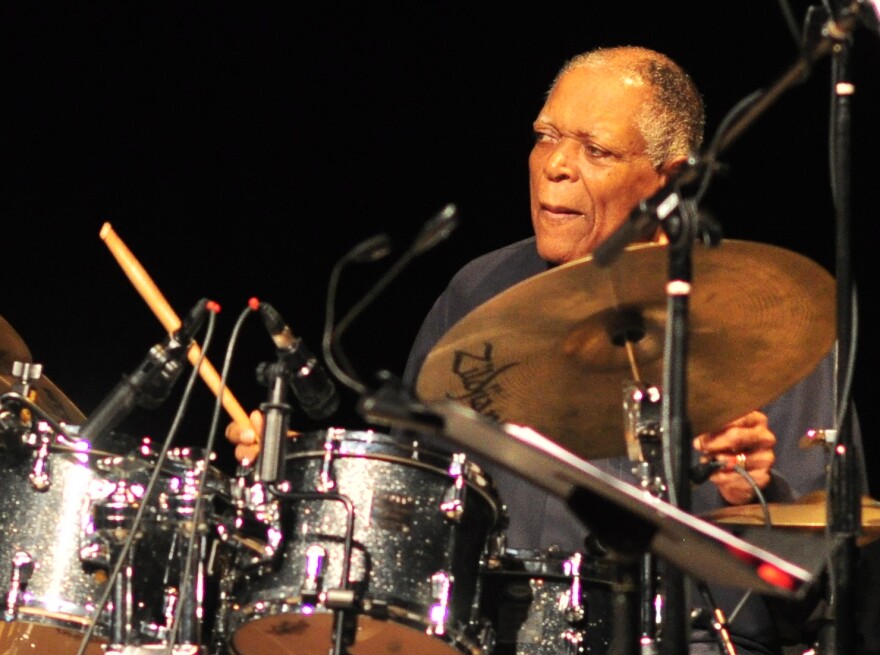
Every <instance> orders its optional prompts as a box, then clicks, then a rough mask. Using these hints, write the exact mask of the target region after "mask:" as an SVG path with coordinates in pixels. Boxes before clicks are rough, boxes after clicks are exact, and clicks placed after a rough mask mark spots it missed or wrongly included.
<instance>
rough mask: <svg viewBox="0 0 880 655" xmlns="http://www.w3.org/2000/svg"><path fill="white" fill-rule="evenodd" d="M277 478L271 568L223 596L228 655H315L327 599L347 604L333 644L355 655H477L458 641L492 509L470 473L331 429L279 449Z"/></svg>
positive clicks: (457, 460)
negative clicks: (227, 606) (282, 468)
mask: <svg viewBox="0 0 880 655" xmlns="http://www.w3.org/2000/svg"><path fill="white" fill-rule="evenodd" d="M286 478H287V479H286V481H285V482H284V483H283V484H282V485H280V486H282V487H283V488H286V489H288V490H289V491H290V493H288V494H285V495H284V496H283V499H282V500H281V501H280V502H279V505H280V513H279V519H280V526H281V530H282V531H283V546H282V548H281V549H280V552H279V557H278V558H277V560H276V561H275V562H273V565H272V566H269V567H262V568H257V569H254V570H251V571H245V572H244V573H243V576H242V579H241V581H240V584H239V586H238V589H237V591H236V593H234V594H233V595H232V596H233V599H234V601H235V602H234V604H233V605H232V608H231V610H230V612H229V617H230V619H229V620H230V629H229V631H228V633H229V634H230V635H231V644H230V646H231V648H232V650H233V651H234V652H235V653H237V654H238V655H282V654H284V655H286V654H293V653H296V654H297V655H326V653H327V652H328V649H329V648H331V646H332V645H333V644H335V643H336V642H335V641H334V639H335V638H336V632H335V631H334V629H333V624H334V620H333V619H334V611H335V609H337V608H336V607H334V605H333V599H335V598H342V599H343V600H345V599H347V598H350V597H351V596H353V598H354V602H353V603H352V604H350V606H349V607H347V608H346V607H344V606H343V609H344V612H345V616H346V617H347V618H348V622H344V623H343V624H342V625H344V626H346V630H345V631H344V632H345V634H344V636H343V637H342V638H343V640H344V642H345V645H346V647H347V649H348V650H350V651H351V652H352V653H354V654H355V655H385V654H386V653H419V654H420V655H449V653H451V652H456V651H461V652H465V653H473V654H474V655H476V654H477V653H479V652H480V644H479V643H478V642H477V639H476V638H475V637H474V635H471V634H470V633H469V629H470V626H471V622H472V618H473V616H474V613H475V608H476V601H477V590H478V583H479V570H480V562H481V558H482V556H483V555H484V553H485V550H486V546H487V543H488V541H489V538H490V536H491V535H492V534H493V532H494V531H495V530H496V528H497V526H499V524H500V518H501V513H502V512H503V508H502V506H501V505H500V503H499V501H498V498H497V497H496V494H495V491H494V487H493V485H492V483H491V481H490V480H489V479H488V477H487V476H485V475H484V474H483V472H482V471H481V470H480V469H479V467H477V466H476V465H474V464H472V463H470V462H467V461H465V460H464V459H463V457H461V456H458V455H453V454H451V453H446V452H442V451H438V450H433V449H428V448H425V447H423V446H420V445H419V444H418V443H414V442H406V441H402V440H399V439H397V438H394V437H392V436H389V435H384V434H379V433H376V432H373V431H362V432H352V431H345V430H339V429H331V430H327V431H321V432H316V433H310V434H305V435H301V436H299V437H298V438H297V439H295V440H293V442H291V443H290V444H289V447H288V455H287V461H286ZM346 501H348V502H350V509H351V510H352V511H353V521H354V523H353V540H352V542H351V552H350V553H349V554H348V555H347V554H346V548H345V541H346V539H345V537H346V532H347V529H348V519H349V510H348V509H347V503H346ZM346 561H348V564H349V574H348V580H347V581H346V580H344V579H343V568H344V565H345V563H346Z"/></svg>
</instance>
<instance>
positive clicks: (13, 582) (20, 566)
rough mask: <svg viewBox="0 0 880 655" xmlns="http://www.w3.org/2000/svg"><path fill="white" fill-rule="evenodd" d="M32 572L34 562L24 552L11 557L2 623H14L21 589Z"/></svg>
mask: <svg viewBox="0 0 880 655" xmlns="http://www.w3.org/2000/svg"><path fill="white" fill-rule="evenodd" d="M33 572H34V560H33V558H32V557H31V556H30V555H29V554H28V553H26V552H24V551H21V550H20V551H18V552H17V553H15V555H13V557H12V570H11V571H10V573H9V590H8V591H7V592H6V607H5V608H4V611H3V620H4V621H15V619H16V618H17V617H18V602H19V600H20V599H21V592H22V589H24V587H25V586H26V585H27V583H28V580H30V577H31V575H32V574H33Z"/></svg>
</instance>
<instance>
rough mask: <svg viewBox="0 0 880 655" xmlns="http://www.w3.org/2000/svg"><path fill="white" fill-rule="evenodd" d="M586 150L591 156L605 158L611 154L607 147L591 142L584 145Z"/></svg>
mask: <svg viewBox="0 0 880 655" xmlns="http://www.w3.org/2000/svg"><path fill="white" fill-rule="evenodd" d="M584 150H585V151H586V153H587V154H588V155H589V156H590V157H597V158H603V157H609V156H611V153H610V152H608V151H607V150H605V148H600V147H599V146H595V145H593V144H590V143H588V144H586V145H585V146H584Z"/></svg>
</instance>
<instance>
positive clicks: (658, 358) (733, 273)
mask: <svg viewBox="0 0 880 655" xmlns="http://www.w3.org/2000/svg"><path fill="white" fill-rule="evenodd" d="M667 269H668V249H667V247H666V246H663V245H658V244H639V245H635V246H630V247H629V248H627V249H626V251H625V252H623V253H622V254H621V256H620V257H618V258H617V260H616V261H615V262H614V263H613V264H612V265H610V266H608V267H604V268H603V267H600V266H598V265H597V264H596V263H595V262H594V261H593V259H592V257H587V258H585V259H581V260H577V261H574V262H570V263H568V264H564V265H562V266H559V267H557V268H554V269H552V270H549V271H547V272H545V273H541V274H539V275H536V276H535V277H532V278H530V279H528V280H525V281H523V282H520V283H519V284H517V285H515V286H513V287H511V288H510V289H508V290H506V291H504V292H502V293H501V294H499V295H497V296H495V297H494V298H492V299H490V300H489V301H488V302H486V303H484V304H483V305H481V306H479V307H477V308H476V309H474V310H473V311H472V312H470V313H469V314H468V315H467V316H465V317H464V318H463V319H461V320H460V321H459V322H458V323H456V324H455V325H454V326H453V327H452V328H451V329H450V330H449V332H447V334H446V335H445V336H444V337H443V338H442V339H441V340H440V341H439V342H438V343H437V344H436V346H435V347H434V349H433V350H432V351H431V352H430V353H429V354H428V357H427V359H426V360H425V363H424V365H423V367H422V370H421V372H420V373H419V377H418V380H417V384H416V392H417V394H418V396H419V398H421V399H422V400H423V401H425V402H434V401H439V400H442V399H447V398H452V399H457V400H459V401H461V402H463V403H465V404H466V405H468V406H470V407H471V408H473V409H476V410H477V411H478V412H480V413H481V414H483V415H485V416H489V417H491V418H495V419H497V420H499V421H501V422H510V423H518V424H521V425H527V426H529V427H531V428H533V429H535V430H537V431H538V432H540V433H542V434H544V435H545V436H547V437H548V438H550V439H552V440H554V441H556V442H557V443H559V444H560V445H561V446H563V447H564V448H566V449H568V450H570V451H571V452H573V453H574V454H576V455H579V456H580V457H582V458H584V459H592V458H601V457H611V456H617V455H624V454H626V444H625V435H624V419H623V387H624V383H625V382H627V381H631V380H633V378H634V373H633V366H632V365H631V359H630V357H629V356H628V354H627V351H628V350H630V351H631V352H632V362H634V365H635V368H636V370H637V371H638V375H639V380H640V381H641V382H643V383H645V384H654V385H660V384H661V383H662V382H663V379H662V373H663V366H664V362H663V353H664V339H665V333H666V315H667V296H666V293H665V288H666V283H667ZM692 284H693V288H692V292H691V296H690V302H689V328H690V329H689V352H688V366H687V371H688V376H687V380H688V397H687V409H688V412H689V416H690V419H691V422H692V426H693V429H694V434H699V433H701V432H705V431H710V430H715V429H718V428H720V427H722V426H723V425H724V424H726V423H727V422H729V421H732V420H734V419H736V418H738V417H740V416H742V415H743V414H745V413H747V412H749V411H751V410H753V409H756V408H759V407H761V406H763V405H765V404H766V403H767V402H769V401H770V400H773V399H774V398H776V397H777V396H778V395H779V394H780V393H782V392H783V391H785V390H786V389H787V388H788V387H790V386H791V385H793V384H794V383H795V382H797V381H798V380H800V379H802V378H803V377H805V376H806V375H807V374H809V373H810V371H812V369H813V368H815V366H816V365H817V364H818V363H819V361H820V360H821V359H822V357H823V356H824V355H825V354H826V353H827V352H828V351H829V350H830V348H831V346H832V344H833V342H834V338H835V331H836V330H835V327H836V324H835V282H834V279H833V277H832V276H831V275H830V274H829V273H828V272H827V271H826V270H825V269H824V268H822V267H821V266H819V265H818V264H817V263H815V262H813V261H812V260H810V259H808V258H806V257H804V256H802V255H799V254H797V253H794V252H791V251H788V250H785V249H783V248H779V247H776V246H771V245H766V244H760V243H752V242H747V241H736V240H726V241H723V242H722V243H721V244H720V245H719V246H717V247H714V248H703V247H701V246H697V247H695V249H694V252H693V275H692ZM625 335H629V343H630V344H631V346H632V348H626V347H623V346H622V345H621V344H622V343H624V342H626V341H627V338H625Z"/></svg>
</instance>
